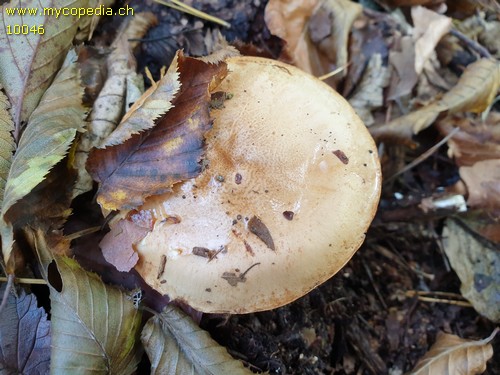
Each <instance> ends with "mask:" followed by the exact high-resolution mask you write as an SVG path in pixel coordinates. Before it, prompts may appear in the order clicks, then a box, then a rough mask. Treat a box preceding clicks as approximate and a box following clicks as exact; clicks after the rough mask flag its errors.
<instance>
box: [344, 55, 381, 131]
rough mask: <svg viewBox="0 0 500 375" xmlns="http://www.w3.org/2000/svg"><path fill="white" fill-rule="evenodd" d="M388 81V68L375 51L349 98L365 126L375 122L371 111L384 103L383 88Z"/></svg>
mask: <svg viewBox="0 0 500 375" xmlns="http://www.w3.org/2000/svg"><path fill="white" fill-rule="evenodd" d="M388 83H389V72H388V69H387V67H386V66H383V65H382V56H381V55H380V54H378V53H376V54H374V55H373V56H372V57H371V59H370V61H369V62H368V66H367V67H366V70H365V73H364V75H363V78H362V79H361V82H360V83H359V84H358V86H357V87H356V90H355V92H354V94H353V96H352V97H351V98H350V99H349V103H350V104H351V105H352V106H353V107H354V109H355V110H356V113H357V114H358V116H359V117H361V120H363V122H364V123H365V125H366V126H370V125H373V123H374V122H375V120H374V119H373V116H372V114H371V111H372V110H373V109H376V108H380V107H381V106H382V105H383V104H384V93H383V90H384V88H385V87H386V86H387V84H388Z"/></svg>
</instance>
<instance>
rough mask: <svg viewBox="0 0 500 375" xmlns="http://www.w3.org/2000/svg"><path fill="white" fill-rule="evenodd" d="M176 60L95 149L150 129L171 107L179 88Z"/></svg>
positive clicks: (123, 140) (117, 142)
mask: <svg viewBox="0 0 500 375" xmlns="http://www.w3.org/2000/svg"><path fill="white" fill-rule="evenodd" d="M177 59H178V54H177V55H176V56H175V57H174V60H173V61H172V63H171V64H170V67H169V68H168V71H167V73H166V74H165V75H164V76H163V77H162V78H161V79H160V80H159V81H158V82H153V83H152V86H151V87H150V88H149V89H148V90H147V91H146V92H145V93H144V94H143V95H142V96H141V97H140V98H139V99H138V100H137V101H136V102H135V103H134V105H133V106H132V107H131V108H130V109H129V110H128V111H127V113H126V114H125V116H123V118H122V120H121V122H120V123H119V124H118V126H117V127H116V129H115V130H114V131H113V132H112V133H111V134H110V135H109V136H107V137H106V138H105V139H104V140H103V141H102V142H101V143H100V144H99V145H97V147H99V148H106V147H108V146H115V145H119V144H121V143H123V142H125V141H126V140H127V139H130V138H131V137H132V136H133V135H134V134H139V133H141V132H143V131H144V130H148V129H151V128H152V127H153V126H154V125H155V122H156V120H157V119H158V118H159V117H161V116H162V115H164V114H165V113H167V112H168V111H169V110H170V109H171V108H172V107H173V105H172V100H173V99H174V97H175V95H176V94H177V93H178V92H179V89H180V87H181V84H180V82H179V73H178V71H177V70H178V66H177Z"/></svg>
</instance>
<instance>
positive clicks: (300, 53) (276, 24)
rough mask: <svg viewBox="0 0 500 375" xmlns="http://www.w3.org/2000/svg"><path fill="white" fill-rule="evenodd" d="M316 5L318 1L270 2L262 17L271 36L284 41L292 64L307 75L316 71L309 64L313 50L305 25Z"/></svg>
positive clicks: (282, 0) (275, 0)
mask: <svg viewBox="0 0 500 375" xmlns="http://www.w3.org/2000/svg"><path fill="white" fill-rule="evenodd" d="M318 3H319V1H318V0H306V1H303V0H291V1H284V0H270V1H269V2H268V3H267V5H266V10H265V15H264V19H265V21H266V25H267V27H268V28H269V30H270V31H271V34H273V35H276V36H278V37H280V38H281V39H283V40H284V41H286V43H287V44H286V47H285V50H286V51H287V53H288V55H289V56H290V57H291V58H292V63H293V64H295V65H296V66H298V67H299V68H301V69H303V70H305V71H306V72H309V73H314V71H315V70H316V69H315V67H313V66H312V63H311V60H313V57H312V56H311V49H313V48H312V45H311V40H310V39H309V36H308V30H307V24H308V21H309V18H310V17H311V15H312V14H313V12H314V9H315V8H316V6H317V5H318ZM313 63H314V60H313Z"/></svg>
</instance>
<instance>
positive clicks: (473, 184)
mask: <svg viewBox="0 0 500 375" xmlns="http://www.w3.org/2000/svg"><path fill="white" fill-rule="evenodd" d="M459 173H460V177H461V178H462V180H463V181H464V182H465V185H467V191H468V193H469V196H468V198H467V205H468V206H470V207H475V208H479V207H481V208H486V209H499V210H500V159H493V160H482V161H478V162H476V163H475V164H474V165H472V166H470V167H460V170H459Z"/></svg>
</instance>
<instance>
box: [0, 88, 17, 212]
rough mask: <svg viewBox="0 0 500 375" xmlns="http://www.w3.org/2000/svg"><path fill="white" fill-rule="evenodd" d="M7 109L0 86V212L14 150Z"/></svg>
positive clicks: (12, 128)
mask: <svg viewBox="0 0 500 375" xmlns="http://www.w3.org/2000/svg"><path fill="white" fill-rule="evenodd" d="M9 108H10V104H9V99H7V97H6V96H5V95H4V93H3V92H2V86H1V85H0V210H1V209H2V204H3V195H4V189H5V184H6V183H7V175H8V174H9V169H10V165H11V163H12V155H13V153H14V150H15V148H16V145H15V144H14V139H13V138H12V131H13V130H14V122H13V121H12V118H11V117H10V113H9Z"/></svg>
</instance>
